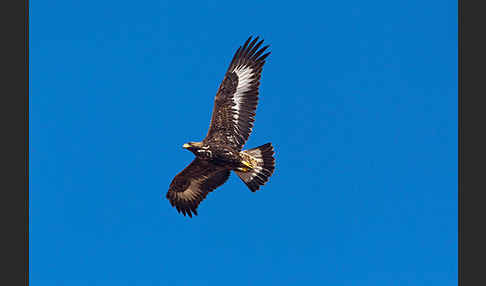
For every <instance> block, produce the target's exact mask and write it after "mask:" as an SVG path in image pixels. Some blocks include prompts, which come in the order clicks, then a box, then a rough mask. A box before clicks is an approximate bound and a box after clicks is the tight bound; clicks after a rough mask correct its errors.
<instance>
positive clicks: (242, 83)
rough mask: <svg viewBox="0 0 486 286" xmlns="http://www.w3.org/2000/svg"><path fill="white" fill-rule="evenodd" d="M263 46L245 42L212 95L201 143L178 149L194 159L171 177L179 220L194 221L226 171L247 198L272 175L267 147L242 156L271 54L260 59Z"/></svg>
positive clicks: (272, 163) (169, 194)
mask: <svg viewBox="0 0 486 286" xmlns="http://www.w3.org/2000/svg"><path fill="white" fill-rule="evenodd" d="M262 44H263V40H261V41H258V37H256V38H255V39H253V40H252V37H250V38H248V40H247V41H246V42H245V44H244V45H243V46H240V47H239V48H238V50H237V51H236V53H235V54H234V56H233V59H232V60H231V63H230V65H229V68H228V70H227V71H226V74H225V76H224V78H223V81H222V82H221V85H220V87H219V89H218V91H217V93H216V97H215V99H214V108H213V114H212V117H211V123H210V126H209V130H208V133H207V135H206V138H204V140H203V141H202V142H190V143H186V144H184V145H183V147H184V148H186V149H188V150H190V151H191V152H193V153H194V154H195V155H196V158H195V159H194V161H192V163H191V164H190V165H189V166H187V167H186V168H185V169H184V170H183V171H182V172H180V173H179V174H177V176H175V178H174V179H173V180H172V182H171V184H170V187H169V191H168V192H167V196H166V197H167V199H169V201H170V203H171V205H172V206H174V207H175V208H176V209H177V211H178V212H180V213H182V214H183V215H186V214H187V215H189V216H190V217H192V215H193V214H194V215H197V207H198V206H199V204H200V203H201V201H202V200H204V198H205V197H206V196H207V194H208V193H210V192H212V191H213V190H214V189H216V188H217V187H219V186H221V185H222V184H224V183H225V182H226V181H227V180H228V178H229V175H230V171H231V170H233V171H235V172H236V174H237V175H238V176H239V177H240V179H241V180H242V181H243V182H244V183H245V184H246V185H247V186H248V188H249V189H250V190H251V191H252V192H254V191H256V190H258V189H259V188H260V186H262V185H264V184H265V183H266V182H267V181H268V179H269V178H270V176H271V175H272V174H273V171H274V169H275V159H274V158H273V155H274V149H273V147H272V145H271V143H267V144H264V145H262V146H260V147H257V148H253V149H249V150H245V151H242V148H243V145H244V144H245V142H246V141H247V140H248V137H249V136H250V134H251V131H252V128H253V122H254V121H255V119H254V117H255V112H256V108H257V104H258V96H259V91H258V88H259V86H260V78H261V73H262V69H263V65H264V64H265V59H266V58H267V57H268V55H269V54H270V52H267V53H265V54H264V52H265V50H266V49H267V48H268V47H269V46H264V47H261V46H262ZM260 47H261V48H260Z"/></svg>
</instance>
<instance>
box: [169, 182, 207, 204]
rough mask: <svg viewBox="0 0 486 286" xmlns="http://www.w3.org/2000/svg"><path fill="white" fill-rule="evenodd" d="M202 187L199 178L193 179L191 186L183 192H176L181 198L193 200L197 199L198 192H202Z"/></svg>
mask: <svg viewBox="0 0 486 286" xmlns="http://www.w3.org/2000/svg"><path fill="white" fill-rule="evenodd" d="M201 193H202V192H201V188H200V186H199V182H198V180H193V181H192V182H191V184H190V185H189V187H187V189H186V190H185V191H183V192H177V193H175V194H176V195H177V198H178V199H179V200H185V201H192V200H195V199H196V195H197V194H201Z"/></svg>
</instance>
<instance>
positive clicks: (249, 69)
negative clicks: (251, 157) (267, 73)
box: [204, 37, 270, 150]
mask: <svg viewBox="0 0 486 286" xmlns="http://www.w3.org/2000/svg"><path fill="white" fill-rule="evenodd" d="M251 38H252V37H250V38H248V40H247V41H246V42H245V44H244V45H243V47H241V46H240V47H239V48H238V50H237V51H236V53H235V55H234V56H233V59H232V61H231V64H230V66H229V68H228V70H227V71H226V74H225V76H224V79H223V82H222V83H221V85H220V87H219V89H218V92H217V94H216V98H215V99H214V108H213V115H212V117H211V124H210V126H209V131H208V134H207V135H206V138H205V139H204V140H205V141H207V142H216V141H219V142H221V143H224V144H228V145H231V146H233V147H234V148H236V149H238V150H241V148H243V145H244V144H245V142H246V140H248V137H249V136H250V133H251V130H252V128H253V122H254V121H255V119H254V117H255V111H256V107H257V104H258V87H259V86H260V77H261V73H262V68H263V65H264V64H265V58H266V57H268V55H269V54H270V52H268V53H265V54H263V52H264V51H265V50H266V49H267V48H268V47H269V46H268V45H267V46H264V47H262V48H260V46H261V45H262V43H263V40H261V41H260V42H258V37H256V38H255V39H254V40H253V41H252V40H251ZM257 42H258V43H257Z"/></svg>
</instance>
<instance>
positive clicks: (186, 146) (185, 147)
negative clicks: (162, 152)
mask: <svg viewBox="0 0 486 286" xmlns="http://www.w3.org/2000/svg"><path fill="white" fill-rule="evenodd" d="M189 147H191V145H189V144H187V143H184V145H182V148H184V149H188V148H189Z"/></svg>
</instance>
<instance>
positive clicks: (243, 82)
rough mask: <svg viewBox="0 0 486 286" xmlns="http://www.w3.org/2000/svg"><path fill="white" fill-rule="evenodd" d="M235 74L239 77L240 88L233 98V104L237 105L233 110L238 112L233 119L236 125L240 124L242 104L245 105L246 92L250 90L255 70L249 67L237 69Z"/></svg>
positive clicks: (237, 88)
mask: <svg viewBox="0 0 486 286" xmlns="http://www.w3.org/2000/svg"><path fill="white" fill-rule="evenodd" d="M234 72H235V73H236V75H237V76H238V86H237V87H236V92H235V94H234V97H233V102H234V103H235V104H236V105H235V106H233V109H234V110H235V111H236V113H235V115H233V119H234V121H235V124H238V118H239V113H240V109H241V103H243V98H244V95H245V92H247V91H248V90H250V87H251V81H252V80H253V77H254V75H255V74H254V73H253V69H252V68H250V67H247V66H240V67H237V68H236V69H235V70H234Z"/></svg>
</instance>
